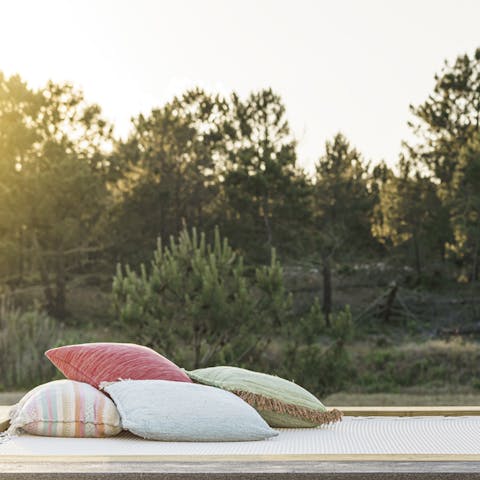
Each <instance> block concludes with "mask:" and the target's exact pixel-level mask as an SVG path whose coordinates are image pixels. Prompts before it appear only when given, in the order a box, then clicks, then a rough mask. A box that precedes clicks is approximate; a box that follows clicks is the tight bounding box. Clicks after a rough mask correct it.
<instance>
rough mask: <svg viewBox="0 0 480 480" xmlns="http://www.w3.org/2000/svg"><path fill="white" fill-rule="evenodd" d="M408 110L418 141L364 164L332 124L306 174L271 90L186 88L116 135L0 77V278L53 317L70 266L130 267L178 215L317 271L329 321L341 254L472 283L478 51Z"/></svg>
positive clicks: (71, 105)
mask: <svg viewBox="0 0 480 480" xmlns="http://www.w3.org/2000/svg"><path fill="white" fill-rule="evenodd" d="M119 101H121V99H119ZM410 110H411V113H412V115H411V117H412V121H411V128H412V130H413V132H414V134H415V139H416V140H415V142H414V143H410V144H405V146H404V148H403V150H402V152H401V153H400V154H399V158H398V159H387V160H388V163H386V162H382V163H379V164H375V165H374V164H372V163H371V162H369V161H367V159H365V158H364V157H363V155H362V154H361V152H359V151H358V150H357V149H356V148H355V147H354V146H353V145H351V143H350V142H349V140H348V139H347V138H346V137H345V136H344V135H343V134H342V133H338V134H337V135H335V136H334V137H333V138H332V139H330V140H329V141H327V142H326V144H325V146H324V150H323V151H319V158H318V160H317V162H316V164H315V170H314V172H313V173H312V174H309V173H307V172H306V171H305V170H304V169H302V168H301V167H300V165H299V161H298V158H297V150H296V140H295V138H294V136H293V135H292V132H291V129H290V126H289V123H288V113H287V112H286V109H285V106H284V104H283V102H282V99H281V98H280V96H279V95H277V94H276V93H275V92H273V91H272V90H271V89H268V88H267V89H264V90H260V91H257V92H253V93H251V94H250V95H249V96H248V97H247V98H240V97H239V96H238V95H237V94H235V93H232V94H231V95H230V96H221V95H212V94H209V93H207V92H205V91H203V90H201V89H193V90H189V91H187V92H185V93H184V94H183V95H180V96H177V97H175V98H173V99H172V100H171V101H170V102H168V103H167V104H165V105H163V106H160V107H158V108H154V109H153V110H152V111H151V112H150V113H149V114H148V115H143V114H140V115H138V116H136V117H135V118H133V119H132V125H131V130H130V133H129V135H128V137H127V138H125V139H119V138H116V137H115V135H114V129H113V126H112V125H111V124H109V122H108V121H106V120H105V118H104V117H103V116H102V112H101V109H100V107H99V106H98V105H95V104H90V103H88V102H87V101H86V100H85V98H84V96H83V94H82V92H81V91H79V90H78V89H76V88H74V87H73V86H72V85H70V84H57V83H54V82H48V83H47V84H46V85H45V86H44V87H43V88H40V89H33V88H30V87H29V86H28V84H27V83H26V82H24V81H23V80H22V78H21V77H20V76H11V77H7V76H5V75H3V74H1V73H0V284H2V285H4V286H5V288H10V289H15V288H17V287H18V286H21V285H24V284H28V283H29V282H30V283H32V282H37V283H39V284H41V286H42V291H43V299H42V305H43V307H44V308H45V310H46V311H47V312H48V314H50V315H51V316H54V317H56V318H59V319H62V318H65V317H66V316H67V302H66V301H67V298H66V296H67V288H66V285H67V282H68V279H69V278H70V277H71V276H72V275H75V274H78V273H81V272H92V271H94V272H96V271H101V272H106V273H109V274H111V275H113V274H114V272H115V266H116V265H117V263H122V264H127V263H128V264H130V265H131V266H132V268H136V267H137V266H138V265H139V264H140V263H141V262H144V261H146V260H148V259H150V258H151V254H152V251H153V250H154V248H155V246H156V242H157V239H158V238H160V239H162V241H163V242H165V243H166V244H168V239H169V238H170V237H171V236H175V237H176V236H177V235H178V234H179V233H180V232H181V231H182V229H183V227H184V225H186V226H188V227H189V228H190V227H196V228H197V229H198V231H202V232H206V235H207V237H208V238H210V239H212V240H213V239H214V235H215V233H214V232H215V227H218V228H219V231H220V232H221V234H222V235H224V236H226V237H228V239H229V241H230V244H231V245H232V246H233V248H234V249H235V250H236V251H238V252H241V254H242V255H243V256H244V258H245V261H246V262H247V263H248V264H250V265H262V264H268V263H269V262H270V252H271V249H272V248H274V249H275V251H276V252H277V257H278V258H280V259H282V261H312V262H315V263H316V264H318V265H321V271H322V275H323V288H324V292H323V297H322V299H321V300H322V309H323V313H324V314H326V317H327V319H328V316H329V314H330V312H331V309H332V292H331V289H332V280H331V276H332V269H334V268H335V265H337V264H339V263H341V264H342V265H355V264H358V263H359V262H377V261H384V260H385V259H388V261H389V262H393V263H395V264H397V265H401V266H409V267H410V268H411V269H412V272H414V279H415V280H414V281H417V282H421V281H422V279H423V278H425V277H426V276H429V275H433V276H436V277H441V276H443V277H445V278H448V279H455V280H458V281H463V282H472V281H476V280H478V278H479V270H480V258H479V255H480V222H479V214H480V49H477V50H476V51H475V53H474V54H473V55H461V56H459V57H458V58H456V59H454V60H453V61H450V62H446V63H445V65H444V66H443V68H442V69H441V70H440V71H439V73H438V74H437V75H436V76H435V80H434V84H433V88H432V92H431V94H430V95H429V96H428V98H426V99H425V101H424V102H423V103H421V104H420V105H414V106H411V107H410ZM318 114H319V115H321V114H322V112H318ZM319 148H320V147H319Z"/></svg>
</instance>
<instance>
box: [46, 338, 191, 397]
mask: <svg viewBox="0 0 480 480" xmlns="http://www.w3.org/2000/svg"><path fill="white" fill-rule="evenodd" d="M45 355H46V356H47V357H48V359H49V360H50V361H51V362H52V363H53V364H54V365H55V366H56V367H57V368H58V369H59V370H61V371H62V373H63V374H64V375H65V376H66V377H67V378H69V379H70V380H77V381H78V382H86V383H89V384H90V385H93V386H94V387H96V388H98V386H99V385H100V383H101V382H115V381H117V380H119V379H132V380H172V381H176V382H189V383H190V382H191V380H190V379H189V378H188V376H187V375H186V374H185V372H184V371H183V370H181V369H180V368H179V367H177V366H176V365H175V364H174V363H173V362H171V361H170V360H168V359H166V358H165V357H163V356H162V355H160V354H159V353H157V352H155V351H153V350H152V349H151V348H147V347H143V346H140V345H135V344H132V343H84V344H80V345H67V346H65V347H59V348H52V349H50V350H48V351H47V352H45Z"/></svg>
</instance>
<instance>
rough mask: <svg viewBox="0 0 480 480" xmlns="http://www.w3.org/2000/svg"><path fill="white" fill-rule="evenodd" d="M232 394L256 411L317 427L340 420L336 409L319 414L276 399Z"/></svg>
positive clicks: (237, 392) (339, 413) (248, 394)
mask: <svg viewBox="0 0 480 480" xmlns="http://www.w3.org/2000/svg"><path fill="white" fill-rule="evenodd" d="M232 393H234V394H235V395H237V396H239V397H240V398H241V399H242V400H245V402H247V403H248V404H249V405H251V406H252V407H254V408H256V409H257V410H263V411H271V412H277V413H282V414H285V415H291V416H292V417H297V418H301V419H302V420H308V421H310V422H312V423H315V424H317V425H327V424H329V423H335V422H338V421H341V420H342V417H343V413H342V412H341V411H340V410H337V409H336V408H334V409H332V410H330V411H324V412H321V411H319V410H314V409H312V408H307V407H301V406H299V405H293V404H291V403H285V402H282V401H281V400H278V399H276V398H269V397H265V396H264V395H260V394H257V393H252V392H245V391H243V390H232Z"/></svg>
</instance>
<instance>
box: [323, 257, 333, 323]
mask: <svg viewBox="0 0 480 480" xmlns="http://www.w3.org/2000/svg"><path fill="white" fill-rule="evenodd" d="M322 274H323V307H322V311H323V314H324V315H325V323H326V325H327V327H328V328H330V326H331V323H330V313H331V312H332V270H331V268H330V257H329V256H324V257H323V268H322Z"/></svg>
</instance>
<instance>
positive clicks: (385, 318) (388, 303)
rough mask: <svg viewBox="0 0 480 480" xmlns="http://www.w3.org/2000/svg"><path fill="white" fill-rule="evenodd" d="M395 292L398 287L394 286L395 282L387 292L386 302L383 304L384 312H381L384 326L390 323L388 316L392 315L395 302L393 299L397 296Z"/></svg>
mask: <svg viewBox="0 0 480 480" xmlns="http://www.w3.org/2000/svg"><path fill="white" fill-rule="evenodd" d="M397 291H398V285H397V284H396V282H393V284H392V288H391V289H390V292H388V296H387V301H386V303H385V310H384V312H383V322H384V323H385V324H388V323H390V316H391V314H392V307H393V302H394V301H395V297H396V296H397Z"/></svg>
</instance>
